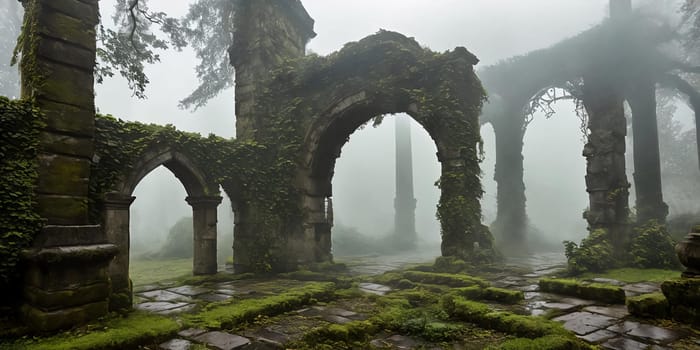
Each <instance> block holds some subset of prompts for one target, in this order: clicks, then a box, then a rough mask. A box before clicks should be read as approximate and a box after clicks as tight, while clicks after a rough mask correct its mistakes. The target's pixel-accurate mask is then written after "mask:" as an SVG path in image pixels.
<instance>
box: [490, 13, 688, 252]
mask: <svg viewBox="0 0 700 350" xmlns="http://www.w3.org/2000/svg"><path fill="white" fill-rule="evenodd" d="M610 4H611V18H610V19H608V20H606V21H605V22H603V23H602V24H600V25H599V26H597V27H594V28H592V29H590V30H588V31H586V32H583V33H581V34H579V35H577V36H575V37H573V38H570V39H567V40H565V41H563V42H560V43H558V44H556V45H554V46H552V47H551V48H548V49H543V50H538V51H534V52H532V53H529V54H526V55H524V56H520V57H514V58H512V59H509V60H506V61H504V62H503V63H500V64H497V65H495V66H491V67H487V68H486V69H483V70H482V71H480V72H479V76H480V78H481V79H482V81H483V82H484V86H485V87H486V89H487V91H488V92H489V95H490V96H489V98H490V104H491V105H489V106H488V108H486V109H485V111H486V112H485V114H484V115H483V116H482V119H481V122H482V123H491V124H492V125H493V129H494V132H495V136H496V171H495V176H494V178H495V180H496V182H497V184H498V193H497V198H498V214H497V218H496V221H495V222H494V223H493V225H492V228H493V230H494V232H495V233H496V234H497V235H498V236H500V237H501V239H502V242H501V243H502V244H503V245H504V246H505V247H504V248H505V249H506V250H507V251H508V250H513V249H515V250H517V249H519V248H518V247H521V244H522V243H523V242H524V241H525V239H526V237H525V236H526V234H527V229H528V220H527V214H526V209H525V208H526V205H525V203H526V198H525V185H524V182H523V156H522V149H523V136H524V133H525V129H526V118H527V109H526V106H528V105H530V104H531V103H532V101H533V99H537V98H539V97H540V96H541V94H542V92H543V91H547V90H549V89H551V88H557V89H564V90H568V92H569V93H570V94H571V96H572V97H573V98H574V99H576V100H578V101H579V102H580V103H581V104H582V106H583V107H584V108H585V112H586V114H587V118H588V119H587V135H586V136H587V143H586V145H585V146H584V149H583V155H584V157H585V158H586V161H587V168H586V177H585V181H586V188H587V191H588V193H589V203H590V205H589V208H588V210H587V211H586V212H585V213H584V218H585V219H586V220H587V222H588V226H589V228H590V229H591V230H595V229H600V228H602V229H607V230H609V232H610V233H611V235H612V237H616V238H613V241H614V242H613V243H614V245H615V246H616V247H617V249H621V247H622V245H623V243H624V241H626V240H627V239H628V234H629V227H628V226H629V224H630V220H629V214H630V209H629V207H630V205H629V203H628V196H629V187H630V184H629V182H628V180H627V176H626V174H625V158H624V155H625V151H626V150H625V147H626V144H625V138H626V136H627V121H626V117H625V114H624V103H625V102H627V103H628V104H629V107H630V112H631V115H632V131H633V133H634V156H635V157H634V169H635V172H634V180H635V189H634V190H635V192H636V203H635V206H636V209H637V222H639V223H645V222H647V221H648V220H652V219H654V220H657V221H659V222H663V221H665V219H666V215H667V214H668V207H667V205H666V204H665V203H664V201H663V196H662V191H661V176H660V159H659V140H658V131H657V124H656V89H657V86H663V87H666V88H671V89H674V90H676V91H678V92H679V93H680V94H681V95H684V96H686V97H687V98H688V101H689V104H690V106H691V107H692V108H693V109H694V110H695V113H696V122H700V118H698V113H699V112H698V111H699V109H698V107H700V104H698V102H697V101H698V98H697V94H698V92H697V91H696V90H695V89H694V88H692V87H691V86H690V84H688V83H687V82H685V81H684V80H683V79H682V78H680V77H678V76H676V75H674V74H672V73H671V72H670V71H671V70H673V69H674V68H678V67H679V66H680V64H679V63H678V62H674V60H673V59H672V58H669V57H666V56H665V55H664V54H663V53H661V52H659V49H658V45H660V44H661V43H663V42H666V41H667V40H669V38H670V36H669V35H670V34H669V33H668V32H667V31H665V29H664V28H661V27H659V26H658V25H656V24H654V23H651V22H649V21H647V20H644V19H642V18H639V17H637V16H634V15H633V13H632V10H631V3H630V1H628V0H611V2H610ZM602 53H606V54H602ZM610 67H615V68H613V69H611V68H610ZM513 76H518V77H519V79H518V80H517V81H514V80H513V79H511V78H510V77H513ZM699 155H700V154H699ZM511 248H512V249H511Z"/></svg>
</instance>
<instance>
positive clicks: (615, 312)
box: [583, 305, 629, 318]
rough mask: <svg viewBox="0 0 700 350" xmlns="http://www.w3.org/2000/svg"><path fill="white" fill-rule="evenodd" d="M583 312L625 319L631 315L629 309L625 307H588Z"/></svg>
mask: <svg viewBox="0 0 700 350" xmlns="http://www.w3.org/2000/svg"><path fill="white" fill-rule="evenodd" d="M583 311H588V312H593V313H596V314H601V315H605V316H610V317H613V318H623V317H626V316H627V315H629V312H628V311H627V308H626V307H624V306H618V305H615V306H587V307H585V308H583Z"/></svg>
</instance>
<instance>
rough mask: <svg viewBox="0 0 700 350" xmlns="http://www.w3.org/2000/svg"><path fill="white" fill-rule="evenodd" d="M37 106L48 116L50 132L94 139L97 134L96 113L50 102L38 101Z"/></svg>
mask: <svg viewBox="0 0 700 350" xmlns="http://www.w3.org/2000/svg"><path fill="white" fill-rule="evenodd" d="M37 106H38V107H39V108H40V109H41V111H42V113H44V115H45V116H46V127H47V129H49V130H54V131H58V132H61V133H67V134H72V135H79V136H85V137H92V136H93V135H94V133H95V112H94V108H93V109H82V108H78V107H76V106H71V105H67V104H63V103H57V102H52V101H48V100H40V101H37Z"/></svg>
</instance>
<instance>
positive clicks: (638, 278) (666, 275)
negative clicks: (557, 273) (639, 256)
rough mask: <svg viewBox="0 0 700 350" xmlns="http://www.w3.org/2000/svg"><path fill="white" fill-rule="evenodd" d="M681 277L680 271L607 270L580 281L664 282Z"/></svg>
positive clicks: (590, 274) (589, 274)
mask: <svg viewBox="0 0 700 350" xmlns="http://www.w3.org/2000/svg"><path fill="white" fill-rule="evenodd" d="M679 275H680V271H678V270H665V269H638V268H621V269H613V270H607V271H604V272H600V273H586V274H583V275H581V276H580V277H579V278H580V279H584V280H585V279H593V278H609V279H614V280H617V281H620V282H626V283H637V282H663V281H665V280H668V279H672V278H676V277H678V276H679Z"/></svg>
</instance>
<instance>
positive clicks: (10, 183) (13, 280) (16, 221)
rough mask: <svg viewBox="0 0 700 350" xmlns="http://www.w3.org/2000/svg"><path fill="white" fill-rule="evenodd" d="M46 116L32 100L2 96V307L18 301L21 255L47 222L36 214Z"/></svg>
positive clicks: (0, 260) (0, 234)
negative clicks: (41, 132)
mask: <svg viewBox="0 0 700 350" xmlns="http://www.w3.org/2000/svg"><path fill="white" fill-rule="evenodd" d="M43 126H44V121H43V116H42V115H41V113H39V111H38V110H37V109H35V108H34V106H33V104H32V103H31V102H30V101H26V100H9V99H7V98H5V97H0V174H2V176H0V208H1V209H0V212H2V215H0V300H2V302H0V304H2V305H6V304H11V303H13V301H15V300H16V298H15V297H16V294H15V293H17V292H18V289H19V288H18V287H20V286H21V284H19V283H18V280H17V279H18V277H19V271H18V269H17V267H18V263H19V261H20V256H21V252H22V250H23V249H26V248H28V247H29V246H30V244H31V242H32V240H33V238H34V237H35V236H36V234H37V233H38V232H39V230H40V229H41V226H42V225H43V223H44V221H43V220H42V219H41V217H40V216H39V215H38V214H37V213H36V211H35V205H36V193H35V188H36V184H37V180H38V175H37V155H38V145H39V130H40V129H41V128H42V127H43Z"/></svg>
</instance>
